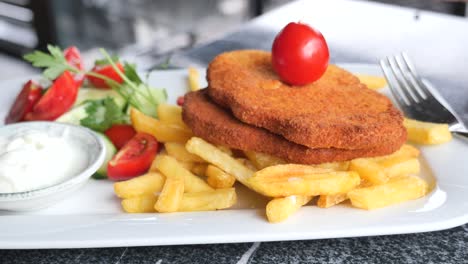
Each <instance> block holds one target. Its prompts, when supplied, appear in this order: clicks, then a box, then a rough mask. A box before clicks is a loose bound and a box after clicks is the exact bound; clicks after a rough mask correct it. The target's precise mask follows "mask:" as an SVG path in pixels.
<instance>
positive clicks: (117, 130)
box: [104, 124, 136, 149]
mask: <svg viewBox="0 0 468 264" xmlns="http://www.w3.org/2000/svg"><path fill="white" fill-rule="evenodd" d="M104 134H106V136H107V137H108V138H109V139H110V141H111V142H112V143H113V144H114V146H115V147H116V148H117V149H121V148H122V147H123V146H125V144H127V142H128V141H130V139H132V138H133V137H134V136H135V135H136V131H135V129H134V128H133V126H132V125H127V124H114V125H112V126H111V127H110V128H109V129H107V130H106V131H105V132H104Z"/></svg>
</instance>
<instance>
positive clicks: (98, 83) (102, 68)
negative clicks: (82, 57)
mask: <svg viewBox="0 0 468 264" xmlns="http://www.w3.org/2000/svg"><path fill="white" fill-rule="evenodd" d="M115 65H116V66H117V68H118V69H119V70H120V72H122V73H123V72H124V67H123V65H122V63H120V62H118V63H116V64H115ZM91 71H92V72H95V73H99V74H101V75H104V76H106V77H109V78H110V79H112V80H114V81H116V82H118V83H122V82H123V79H122V77H120V75H119V74H118V73H117V72H116V71H115V70H114V68H113V67H112V65H96V66H94V68H93V69H92V70H91ZM88 80H89V81H90V82H91V84H92V85H93V86H94V87H96V88H100V89H110V87H109V85H107V83H106V81H104V80H103V79H101V78H98V77H96V76H90V75H88Z"/></svg>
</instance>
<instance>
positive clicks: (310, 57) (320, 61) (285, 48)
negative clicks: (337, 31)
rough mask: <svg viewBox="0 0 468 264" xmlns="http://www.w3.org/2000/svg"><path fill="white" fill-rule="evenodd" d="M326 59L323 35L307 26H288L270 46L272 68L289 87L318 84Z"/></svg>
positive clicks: (296, 24)
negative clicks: (316, 82) (315, 82)
mask: <svg viewBox="0 0 468 264" xmlns="http://www.w3.org/2000/svg"><path fill="white" fill-rule="evenodd" d="M329 56H330V55H329V52H328V46H327V42H326V41H325V38H324V37H323V35H322V34H321V33H320V32H319V31H318V30H315V29H314V28H312V27H310V26H309V25H306V24H302V23H289V24H288V25H287V26H286V27H284V28H283V30H281V32H280V33H279V34H278V35H277V36H276V38H275V40H274V42H273V47H272V63H273V68H274V69H275V71H276V73H278V75H279V76H280V77H281V79H282V80H283V81H284V82H286V83H288V84H291V85H304V84H308V83H311V82H314V81H316V80H318V79H319V78H320V77H321V76H322V75H323V74H324V73H325V71H326V69H327V67H328V60H329Z"/></svg>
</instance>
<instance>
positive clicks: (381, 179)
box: [349, 158, 388, 184]
mask: <svg viewBox="0 0 468 264" xmlns="http://www.w3.org/2000/svg"><path fill="white" fill-rule="evenodd" d="M349 170H351V171H355V172H357V173H358V174H359V176H360V177H361V178H362V179H364V180H366V181H368V182H370V183H372V184H383V183H386V182H387V181H388V176H387V174H386V173H385V171H384V168H383V167H382V166H380V165H379V164H378V163H377V162H376V161H374V160H372V159H365V158H360V159H354V160H352V161H351V163H350V164H349Z"/></svg>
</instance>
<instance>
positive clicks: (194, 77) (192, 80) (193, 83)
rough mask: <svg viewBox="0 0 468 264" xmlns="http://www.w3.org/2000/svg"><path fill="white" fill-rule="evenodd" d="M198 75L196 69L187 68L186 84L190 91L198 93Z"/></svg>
mask: <svg viewBox="0 0 468 264" xmlns="http://www.w3.org/2000/svg"><path fill="white" fill-rule="evenodd" d="M199 80H200V73H199V72H198V70H197V69H196V68H193V67H189V68H188V83H189V87H190V91H198V90H200V82H199Z"/></svg>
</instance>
